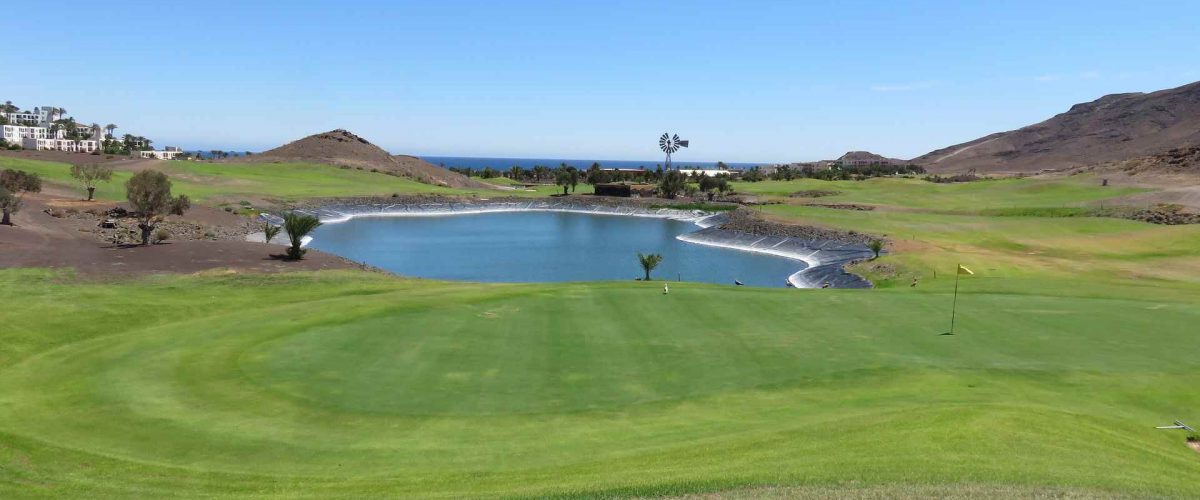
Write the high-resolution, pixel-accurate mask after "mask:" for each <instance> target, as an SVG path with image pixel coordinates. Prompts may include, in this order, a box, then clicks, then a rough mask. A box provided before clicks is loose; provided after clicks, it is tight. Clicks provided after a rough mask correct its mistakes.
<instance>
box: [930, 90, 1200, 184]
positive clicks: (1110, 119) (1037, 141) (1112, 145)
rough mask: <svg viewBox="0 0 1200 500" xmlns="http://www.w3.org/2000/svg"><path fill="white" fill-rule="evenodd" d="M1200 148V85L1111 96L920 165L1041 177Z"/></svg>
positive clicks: (939, 169)
mask: <svg viewBox="0 0 1200 500" xmlns="http://www.w3.org/2000/svg"><path fill="white" fill-rule="evenodd" d="M1191 146H1200V82H1195V83H1191V84H1188V85H1184V86H1182V87H1178V88H1173V89H1168V90H1160V91H1158V92H1152V93H1149V94H1146V93H1140V92H1138V93H1130V94H1113V95H1106V96H1104V97H1101V98H1099V99H1097V100H1095V101H1092V102H1089V103H1083V104H1076V105H1074V106H1072V107H1071V109H1070V110H1068V111H1067V112H1066V113H1062V114H1059V115H1057V116H1055V117H1053V118H1051V119H1049V120H1046V121H1044V122H1041V123H1038V124H1035V125H1030V126H1028V127H1024V128H1020V129H1017V130H1012V131H1009V132H1000V133H996V134H991V135H988V136H986V137H981V138H979V139H975V140H973V141H970V142H964V143H962V144H958V145H955V146H950V147H948V148H943V149H939V150H937V151H933V152H930V153H927V154H925V155H922V156H919V157H917V158H914V159H913V160H912V161H913V162H914V163H917V164H919V165H921V166H924V167H925V168H927V169H929V170H931V171H935V172H947V171H949V172H962V171H967V170H970V169H977V170H979V171H981V172H1037V171H1040V170H1043V169H1060V168H1070V167H1078V166H1085V165H1094V164H1098V163H1105V162H1115V161H1124V160H1129V159H1133V158H1138V157H1143V156H1149V155H1155V154H1159V153H1163V152H1166V151H1169V150H1171V149H1175V148H1185V147H1191Z"/></svg>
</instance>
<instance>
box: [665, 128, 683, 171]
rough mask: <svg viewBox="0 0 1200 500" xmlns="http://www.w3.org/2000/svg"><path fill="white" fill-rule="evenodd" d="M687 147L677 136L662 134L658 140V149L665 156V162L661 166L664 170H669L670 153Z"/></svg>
mask: <svg viewBox="0 0 1200 500" xmlns="http://www.w3.org/2000/svg"><path fill="white" fill-rule="evenodd" d="M686 147H688V141H686V140H683V139H680V138H679V134H671V133H670V132H667V133H664V134H663V135H662V137H659V138H658V148H659V149H661V150H663V152H664V153H666V154H667V161H666V163H664V164H663V167H664V168H666V170H671V153H674V152H676V151H679V148H686Z"/></svg>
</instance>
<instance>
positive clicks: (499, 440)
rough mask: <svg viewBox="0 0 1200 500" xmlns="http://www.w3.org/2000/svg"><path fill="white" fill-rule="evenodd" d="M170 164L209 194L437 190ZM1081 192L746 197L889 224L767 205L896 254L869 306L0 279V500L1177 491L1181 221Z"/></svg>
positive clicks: (779, 187) (1185, 349)
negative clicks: (871, 238) (879, 242)
mask: <svg viewBox="0 0 1200 500" xmlns="http://www.w3.org/2000/svg"><path fill="white" fill-rule="evenodd" d="M162 163H163V165H164V166H165V168H164V170H166V168H168V167H169V168H171V169H177V170H169V173H171V175H172V178H173V179H175V180H176V183H177V184H176V186H177V191H178V192H186V193H188V194H191V195H193V196H194V197H197V198H199V199H201V200H210V201H211V200H220V199H225V200H232V201H233V202H236V201H237V200H238V199H239V197H242V196H246V197H250V196H274V197H297V198H301V197H310V196H335V195H336V196H345V195H355V194H385V193H389V192H407V191H401V189H412V190H414V191H418V192H435V191H436V192H443V191H441V190H439V189H434V188H432V187H431V186H428V185H422V184H416V183H412V182H411V181H407V180H404V179H398V178H395V177H390V176H385V175H382V174H373V173H370V172H362V171H357V170H342V169H338V168H336V167H328V166H320V165H270V164H268V165H255V166H239V165H225V164H209V163H186V162H162ZM2 167H16V168H21V167H25V168H26V169H27V170H34V171H38V172H39V173H43V175H46V176H47V178H49V179H51V180H52V181H56V182H61V181H66V180H68V179H67V178H66V171H67V168H68V167H66V166H65V165H62V164H51V163H45V162H24V161H21V160H12V159H4V158H0V168H2ZM126 175H128V174H127V173H118V176H126ZM120 180H122V178H120V177H119V178H118V179H117V182H113V183H112V184H110V185H106V186H103V187H102V189H101V193H102V194H103V195H104V196H106V197H109V198H121V197H122V196H121V195H120V191H119V189H120V188H119V186H120V182H119V181H120ZM1092 181H1093V180H1091V179H1088V178H1085V177H1079V178H1072V179H1068V180H1058V181H1045V180H1038V179H1014V180H1002V181H987V182H977V183H969V184H953V185H946V184H931V183H927V182H924V181H920V180H912V179H875V180H870V181H862V182H854V181H848V182H832V183H831V182H823V181H791V182H787V183H782V182H778V183H774V182H764V183H758V184H746V183H739V184H737V188H738V190H739V191H743V192H745V191H755V192H758V193H760V194H766V195H768V196H772V197H777V198H780V199H784V198H785V197H786V195H787V194H789V193H791V192H795V191H800V190H806V189H821V190H837V191H841V193H842V194H839V195H837V196H832V197H825V198H820V199H819V200H818V201H819V202H831V203H867V204H875V205H878V206H879V207H880V208H879V209H877V210H874V211H853V210H836V209H830V208H821V207H811V206H802V205H800V204H799V203H803V202H806V201H811V200H796V199H785V201H787V202H790V203H788V204H780V205H767V206H764V207H761V208H760V209H761V210H762V212H763V214H764V215H765V216H767V217H773V218H778V219H782V220H786V221H788V222H800V223H806V224H816V225H822V226H829V227H836V228H842V229H850V230H855V231H865V232H869V233H871V234H877V235H886V237H887V238H888V239H889V240H890V242H891V245H890V248H889V253H888V254H886V255H885V256H884V257H883V258H881V259H879V260H877V261H870V262H863V263H859V264H856V265H854V266H853V267H852V269H853V270H855V271H856V272H860V273H863V274H865V275H867V276H869V277H871V278H872V279H874V280H875V281H876V283H877V284H878V285H879V286H880V288H879V289H876V290H858V291H854V290H803V291H800V290H786V289H759V288H747V287H722V286H713V285H700V284H687V283H681V284H677V285H672V288H671V294H670V295H669V296H663V295H662V294H661V293H660V292H659V288H658V285H654V284H652V283H636V282H628V283H567V284H527V285H482V284H470V283H442V282H432V281H426V280H405V279H399V278H393V277H388V276H384V275H379V274H372V273H363V272H354V273H351V272H340V273H320V274H279V275H268V276H262V275H249V276H239V275H221V274H209V275H200V276H158V277H150V278H142V279H138V280H131V281H127V282H102V281H87V280H77V279H75V278H73V277H72V276H70V274H69V272H62V271H46V270H0V304H3V309H0V326H2V328H0V497H20V496H53V497H63V496H66V497H109V496H123V497H142V498H154V497H163V496H205V497H208V496H218V497H220V496H263V497H330V496H335V497H364V496H388V497H392V496H417V497H463V496H468V497H498V496H501V497H502V496H515V497H543V496H600V497H606V496H640V495H662V494H668V495H670V494H688V493H697V492H700V493H702V492H712V491H723V492H728V494H730V495H732V496H735V497H749V498H757V497H767V498H781V497H792V496H812V497H828V496H858V497H868V498H877V497H912V496H939V497H960V498H971V497H1008V496H1055V497H1059V496H1067V497H1071V496H1081V497H1092V496H1107V495H1129V496H1138V497H1145V496H1173V497H1194V496H1196V494H1197V491H1200V489H1198V488H1197V486H1196V485H1197V484H1200V454H1196V453H1195V452H1193V451H1191V450H1190V449H1188V448H1187V447H1186V446H1185V445H1184V442H1183V439H1184V434H1182V433H1180V432H1177V431H1159V430H1155V429H1153V427H1154V426H1155V425H1162V424H1166V423H1170V422H1171V421H1172V420H1174V419H1177V418H1178V419H1183V420H1185V421H1191V420H1197V421H1200V416H1198V413H1197V412H1198V411H1200V410H1198V408H1200V394H1198V393H1197V392H1196V390H1195V388H1196V385H1197V383H1198V382H1200V375H1197V373H1198V372H1197V368H1200V366H1198V365H1200V358H1197V357H1196V352H1200V337H1198V336H1197V335H1196V331H1197V330H1196V325H1197V324H1200V226H1156V225H1152V224H1147V223H1142V222H1135V221H1130V220H1123V219H1116V218H1101V217H1089V216H1088V215H1089V214H1091V213H1093V212H1091V209H1090V208H1085V207H1090V206H1092V205H1094V204H1097V203H1099V202H1103V201H1104V200H1107V199H1109V198H1111V197H1114V196H1120V195H1123V194H1128V193H1130V192H1133V190H1130V189H1122V188H1102V187H1099V186H1097V185H1095V183H1094V182H1092ZM385 182H398V183H400V184H387V185H386V189H385V185H384V184H382V183H385ZM371 189H376V190H379V191H370V190H371ZM585 189H586V188H585V185H580V190H581V192H583V191H584V190H585ZM189 190H190V191H189ZM557 191H558V188H557V187H556V186H543V187H539V188H538V190H537V191H535V192H528V193H513V194H523V195H528V196H545V195H547V194H550V193H552V192H557ZM489 194H491V193H489ZM0 248H2V247H0ZM959 263H963V264H965V265H968V266H969V267H971V268H972V269H974V270H975V271H976V273H977V274H976V275H975V276H970V277H966V278H964V279H963V281H962V282H961V283H960V285H961V286H960V288H961V293H960V297H959V305H960V309H959V316H958V331H959V335H956V336H940V335H938V333H941V332H944V331H945V330H946V329H947V328H948V324H947V323H948V317H947V309H948V306H949V303H950V300H951V295H950V294H951V291H952V289H953V287H954V274H953V270H954V269H955V266H956V265H957V264H959ZM913 277H917V278H918V279H919V286H917V287H915V288H913V287H910V286H909V284H910V282H911V279H912V278H913Z"/></svg>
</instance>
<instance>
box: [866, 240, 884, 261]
mask: <svg viewBox="0 0 1200 500" xmlns="http://www.w3.org/2000/svg"><path fill="white" fill-rule="evenodd" d="M867 247H868V248H870V249H871V251H872V252H875V256H874V257H872V258H871V260H875V259H878V258H879V252H882V251H883V240H871V242H870V243H868V244H867Z"/></svg>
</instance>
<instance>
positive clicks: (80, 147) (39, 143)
mask: <svg viewBox="0 0 1200 500" xmlns="http://www.w3.org/2000/svg"><path fill="white" fill-rule="evenodd" d="M21 147H23V148H25V149H32V150H34V151H66V152H68V153H91V152H93V151H99V150H100V141H97V140H93V139H86V140H79V141H76V140H74V139H57V138H44V137H43V138H34V137H29V138H26V139H22V140H21Z"/></svg>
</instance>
